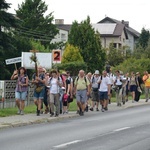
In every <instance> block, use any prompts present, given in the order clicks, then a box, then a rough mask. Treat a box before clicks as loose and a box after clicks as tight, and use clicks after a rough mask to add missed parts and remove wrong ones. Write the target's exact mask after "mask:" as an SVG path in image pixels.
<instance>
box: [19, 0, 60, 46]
mask: <svg viewBox="0 0 150 150" xmlns="http://www.w3.org/2000/svg"><path fill="white" fill-rule="evenodd" d="M18 8H19V9H18V10H16V14H17V17H18V18H20V19H21V21H22V24H21V25H22V27H21V28H18V29H17V31H18V32H19V33H20V34H22V35H24V36H27V37H31V38H32V37H33V38H34V39H38V40H40V41H41V42H42V44H44V45H45V46H49V44H50V41H51V40H52V39H53V38H54V36H55V35H56V34H57V33H58V30H57V29H56V26H55V25H54V24H52V21H53V20H54V17H53V16H52V13H50V14H48V15H46V16H45V13H46V11H47V9H48V6H47V5H46V4H45V2H43V1H42V0H25V2H22V4H21V5H19V6H18Z"/></svg>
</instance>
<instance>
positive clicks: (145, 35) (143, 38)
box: [137, 28, 150, 49]
mask: <svg viewBox="0 0 150 150" xmlns="http://www.w3.org/2000/svg"><path fill="white" fill-rule="evenodd" d="M149 38H150V33H149V31H148V30H146V29H145V28H142V31H141V34H140V37H139V40H138V44H137V45H138V47H139V46H142V48H143V49H145V48H146V47H147V45H148V40H149Z"/></svg>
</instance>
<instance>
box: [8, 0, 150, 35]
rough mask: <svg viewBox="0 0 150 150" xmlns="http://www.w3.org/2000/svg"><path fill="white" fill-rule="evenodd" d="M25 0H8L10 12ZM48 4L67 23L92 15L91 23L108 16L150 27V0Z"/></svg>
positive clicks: (49, 0)
mask: <svg viewBox="0 0 150 150" xmlns="http://www.w3.org/2000/svg"><path fill="white" fill-rule="evenodd" d="M23 1H24V0H6V2H8V3H11V4H12V5H11V9H9V12H11V13H15V11H14V9H18V4H21V3H22V2H23ZM43 1H45V2H46V4H47V5H48V11H47V13H51V12H53V16H54V18H55V19H64V23H65V24H72V22H73V21H74V20H76V21H78V23H80V22H81V21H83V20H85V19H86V18H87V16H90V19H91V23H97V22H98V21H100V20H102V19H104V18H105V16H108V17H110V18H113V19H117V20H120V21H121V20H125V21H129V26H130V27H132V28H134V29H135V30H137V31H138V32H141V29H142V28H143V27H144V28H145V29H148V30H149V29H150V19H149V15H148V14H150V12H149V8H150V0H43Z"/></svg>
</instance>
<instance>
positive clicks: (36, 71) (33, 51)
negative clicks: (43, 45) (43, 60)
mask: <svg viewBox="0 0 150 150" xmlns="http://www.w3.org/2000/svg"><path fill="white" fill-rule="evenodd" d="M30 52H32V53H33V54H34V57H35V58H36V53H37V52H38V50H30ZM36 60H37V59H36ZM34 63H35V73H36V76H38V69H37V61H34Z"/></svg>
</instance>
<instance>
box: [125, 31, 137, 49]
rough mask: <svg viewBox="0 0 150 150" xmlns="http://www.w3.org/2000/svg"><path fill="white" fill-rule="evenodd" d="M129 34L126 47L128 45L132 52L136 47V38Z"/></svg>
mask: <svg viewBox="0 0 150 150" xmlns="http://www.w3.org/2000/svg"><path fill="white" fill-rule="evenodd" d="M127 34H128V40H126V45H128V46H129V48H130V49H131V51H133V50H134V45H135V41H134V37H133V35H131V34H130V33H129V32H128V31H127Z"/></svg>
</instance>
